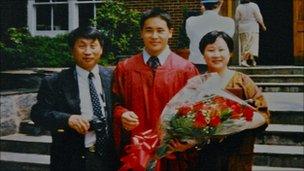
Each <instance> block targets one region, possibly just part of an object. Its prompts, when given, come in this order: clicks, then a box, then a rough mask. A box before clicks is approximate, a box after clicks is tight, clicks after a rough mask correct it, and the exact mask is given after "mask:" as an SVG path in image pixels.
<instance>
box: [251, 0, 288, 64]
mask: <svg viewBox="0 0 304 171" xmlns="http://www.w3.org/2000/svg"><path fill="white" fill-rule="evenodd" d="M252 2H255V3H256V4H258V6H259V8H260V10H261V13H262V15H263V18H264V22H265V25H266V27H267V31H266V32H262V31H261V32H260V50H259V56H260V58H259V64H261V65H293V64H294V58H293V22H292V21H293V20H292V19H293V6H292V5H293V4H292V1H291V0H253V1H252Z"/></svg>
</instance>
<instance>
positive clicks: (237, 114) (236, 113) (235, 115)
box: [230, 103, 242, 119]
mask: <svg viewBox="0 0 304 171" xmlns="http://www.w3.org/2000/svg"><path fill="white" fill-rule="evenodd" d="M230 108H231V109H232V114H231V118H232V119H239V118H241V117H242V107H241V106H240V105H239V104H237V103H235V104H232V105H231V106H230Z"/></svg>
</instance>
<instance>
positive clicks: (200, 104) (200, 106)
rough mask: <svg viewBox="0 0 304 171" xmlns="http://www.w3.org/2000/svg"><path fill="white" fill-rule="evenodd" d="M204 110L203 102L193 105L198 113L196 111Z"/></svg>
mask: <svg viewBox="0 0 304 171" xmlns="http://www.w3.org/2000/svg"><path fill="white" fill-rule="evenodd" d="M203 108H204V103H203V102H202V101H200V102H197V103H195V104H194V105H193V110H194V111H195V112H196V111H199V110H202V109H203Z"/></svg>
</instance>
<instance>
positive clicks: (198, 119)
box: [194, 111, 207, 128]
mask: <svg viewBox="0 0 304 171" xmlns="http://www.w3.org/2000/svg"><path fill="white" fill-rule="evenodd" d="M205 126H207V122H206V119H205V117H204V115H203V112H202V111H198V112H196V114H195V120H194V127H195V128H204V127H205Z"/></svg>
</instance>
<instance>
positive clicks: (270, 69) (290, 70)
mask: <svg viewBox="0 0 304 171" xmlns="http://www.w3.org/2000/svg"><path fill="white" fill-rule="evenodd" d="M229 68H230V69H233V70H237V71H240V72H243V73H245V74H248V75H252V74H261V75H274V74H278V75H283V74H284V75H285V74H287V75H291V74H299V75H303V74H304V67H303V66H257V67H239V66H231V67H229Z"/></svg>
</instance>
